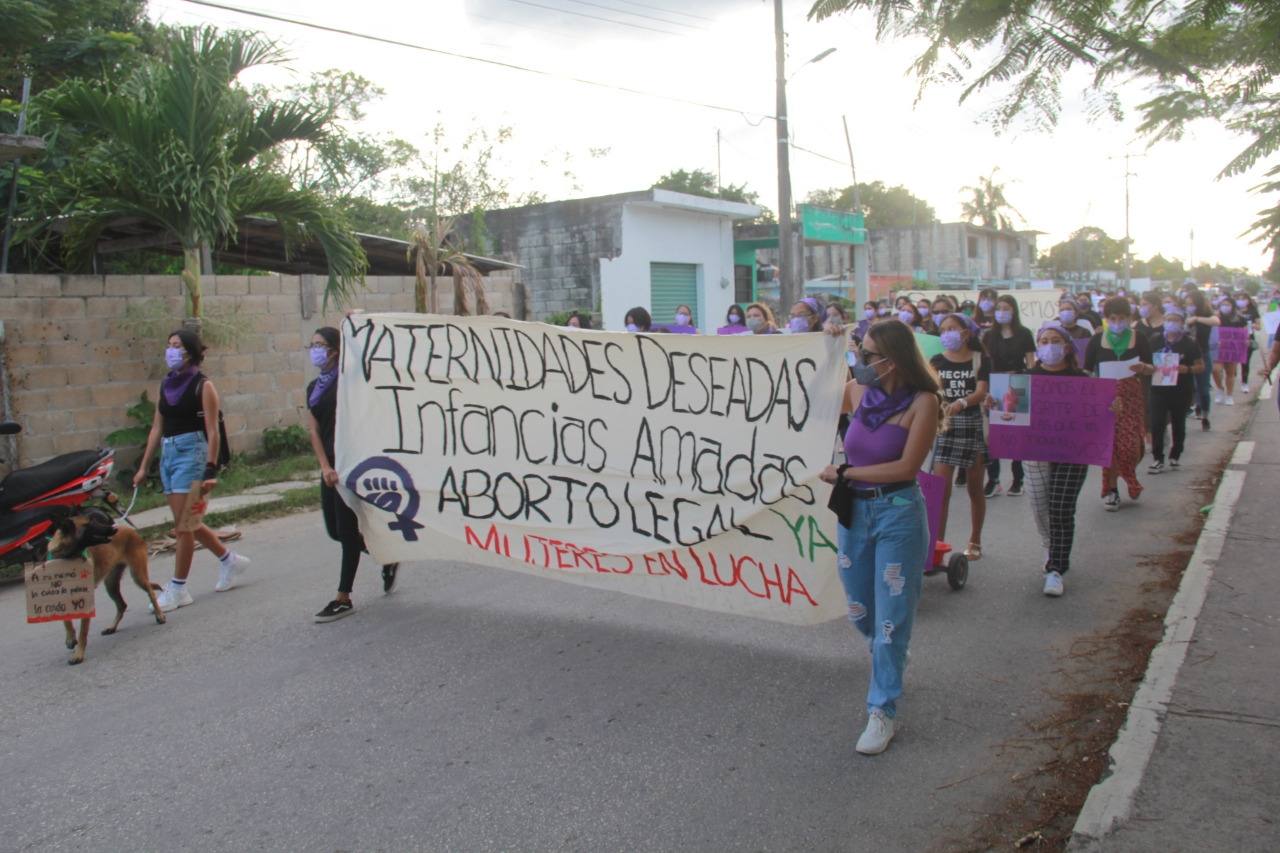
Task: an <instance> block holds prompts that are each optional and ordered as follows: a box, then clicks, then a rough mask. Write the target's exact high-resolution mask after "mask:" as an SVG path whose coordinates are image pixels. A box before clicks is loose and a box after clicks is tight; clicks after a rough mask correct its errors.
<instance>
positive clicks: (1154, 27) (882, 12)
mask: <svg viewBox="0 0 1280 853" xmlns="http://www.w3.org/2000/svg"><path fill="white" fill-rule="evenodd" d="M852 11H869V12H871V13H872V14H873V15H874V16H875V19H876V26H877V34H878V36H879V37H880V38H881V39H892V38H904V37H905V38H911V39H921V38H922V39H923V41H924V49H923V50H922V51H921V52H920V54H919V55H918V56H917V57H916V60H915V62H914V63H913V64H912V66H911V70H912V71H913V72H914V73H915V75H916V77H917V79H918V80H919V81H920V85H921V88H922V89H923V88H924V87H925V86H927V85H929V84H931V83H935V82H946V83H959V84H961V85H962V87H963V88H962V90H961V94H960V100H961V101H964V100H965V99H966V98H968V97H969V96H971V95H972V94H973V93H975V92H977V91H980V90H985V89H988V88H990V89H993V90H996V91H999V92H1001V93H1002V94H1001V99H1000V100H999V102H998V104H997V106H996V107H995V109H994V110H993V111H992V112H991V113H990V114H989V116H988V117H989V118H990V120H991V121H992V122H993V123H994V124H995V126H996V127H997V128H1005V127H1007V126H1008V125H1010V124H1011V123H1012V122H1014V120H1015V119H1018V118H1025V119H1027V120H1028V121H1029V122H1030V124H1031V125H1032V126H1034V127H1038V128H1044V129H1048V128H1052V127H1053V126H1054V125H1056V124H1057V122H1058V119H1059V117H1060V115H1061V108H1062V84H1063V82H1064V80H1065V77H1066V75H1067V73H1068V72H1070V71H1072V70H1074V69H1076V68H1085V69H1088V70H1089V71H1091V72H1092V80H1091V81H1090V85H1089V89H1088V91H1087V92H1086V96H1087V97H1088V99H1089V105H1090V109H1091V112H1092V113H1093V114H1094V115H1095V116H1111V117H1113V118H1116V119H1119V118H1121V117H1122V111H1121V108H1120V101H1119V98H1118V96H1117V94H1116V91H1115V87H1116V86H1117V85H1119V84H1121V83H1122V82H1125V81H1130V80H1137V81H1140V82H1145V83H1147V84H1149V85H1151V86H1152V87H1153V89H1154V93H1153V94H1154V97H1153V98H1152V99H1151V100H1149V101H1147V102H1146V103H1144V104H1142V105H1141V107H1140V109H1141V111H1142V115H1143V121H1142V124H1141V130H1142V131H1143V132H1144V133H1146V134H1148V136H1149V138H1150V139H1151V140H1152V141H1153V142H1154V141H1158V140H1161V139H1179V138H1181V136H1182V135H1183V134H1184V133H1185V132H1186V129H1187V127H1188V126H1189V125H1190V124H1191V123H1192V122H1194V121H1197V120H1200V119H1211V120H1215V121H1219V122H1221V123H1222V124H1223V125H1224V126H1226V127H1227V128H1228V129H1230V130H1232V131H1234V132H1236V133H1237V134H1239V135H1240V136H1242V137H1243V138H1244V139H1245V140H1247V144H1246V147H1245V148H1244V149H1243V150H1242V151H1241V152H1240V153H1239V154H1238V155H1237V156H1236V157H1234V158H1233V159H1232V160H1231V161H1230V162H1229V163H1227V164H1226V166H1225V167H1224V168H1223V169H1222V172H1221V175H1220V177H1222V176H1228V175H1236V174H1242V173H1244V172H1246V171H1249V170H1251V169H1253V168H1255V167H1257V166H1261V165H1263V163H1264V161H1265V160H1266V159H1267V158H1269V157H1271V156H1272V155H1273V154H1275V153H1276V152H1277V150H1280V93H1278V92H1277V91H1276V87H1275V85H1274V84H1275V83H1276V75H1277V74H1278V73H1280V3H1277V2H1275V0H1187V2H1180V3H1172V2H1169V0H1020V2H991V0H815V2H814V3H813V5H812V7H811V8H810V11H809V15H810V17H813V18H817V19H824V18H827V17H830V16H831V15H835V14H838V13H842V12H852ZM1264 178H1265V180H1264V182H1263V183H1262V184H1260V185H1259V186H1258V187H1257V188H1256V189H1257V190H1258V191H1260V192H1261V193H1264V194H1273V193H1277V192H1280V164H1273V165H1271V166H1270V167H1269V168H1268V170H1267V171H1266V172H1265V174H1264ZM1251 231H1252V232H1253V233H1254V234H1255V236H1256V242H1261V243H1265V244H1266V245H1267V246H1268V247H1269V248H1271V249H1272V250H1273V251H1275V252H1280V205H1278V206H1275V207H1272V208H1270V209H1267V210H1263V211H1261V212H1259V214H1258V219H1257V221H1256V222H1255V223H1254V225H1253V228H1252V229H1251ZM1274 266H1275V263H1274V262H1273V267H1274Z"/></svg>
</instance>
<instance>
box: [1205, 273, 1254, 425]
mask: <svg viewBox="0 0 1280 853" xmlns="http://www.w3.org/2000/svg"><path fill="white" fill-rule="evenodd" d="M1218 320H1219V322H1220V325H1219V326H1218V328H1220V329H1245V328H1248V326H1249V321H1248V320H1247V319H1246V318H1245V316H1244V314H1243V313H1241V311H1240V310H1239V309H1238V308H1236V303H1235V302H1234V301H1233V300H1231V299H1229V298H1228V299H1224V300H1222V302H1220V303H1218ZM1238 369H1239V364H1238V363H1237V362H1233V361H1215V362H1214V363H1213V384H1214V386H1215V387H1216V388H1217V389H1218V394H1217V396H1215V397H1214V398H1213V402H1215V403H1222V404H1223V405H1226V406H1234V405H1235V404H1236V401H1235V393H1236V371H1237V370H1238ZM1246 378H1247V374H1246ZM1224 391H1225V392H1226V394H1225V396H1224V395H1223V392H1224Z"/></svg>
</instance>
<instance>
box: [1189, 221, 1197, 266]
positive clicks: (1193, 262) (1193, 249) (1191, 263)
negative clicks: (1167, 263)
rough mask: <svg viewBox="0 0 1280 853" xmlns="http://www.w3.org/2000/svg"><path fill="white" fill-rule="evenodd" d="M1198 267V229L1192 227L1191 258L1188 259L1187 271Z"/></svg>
mask: <svg viewBox="0 0 1280 853" xmlns="http://www.w3.org/2000/svg"><path fill="white" fill-rule="evenodd" d="M1195 268H1196V229H1195V228H1194V227H1193V228H1192V229H1191V258H1190V260H1188V261H1187V272H1191V270H1193V269H1195Z"/></svg>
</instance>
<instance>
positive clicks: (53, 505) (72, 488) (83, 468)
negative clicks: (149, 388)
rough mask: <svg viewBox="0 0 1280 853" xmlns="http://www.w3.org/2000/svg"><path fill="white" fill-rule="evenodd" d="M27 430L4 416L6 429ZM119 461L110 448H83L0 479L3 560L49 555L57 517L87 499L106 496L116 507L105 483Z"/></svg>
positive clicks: (1, 428) (0, 427) (1, 425)
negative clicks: (47, 548)
mask: <svg viewBox="0 0 1280 853" xmlns="http://www.w3.org/2000/svg"><path fill="white" fill-rule="evenodd" d="M21 431H22V426H21V425H20V424H17V423H14V422H13V421H2V422H0V435H15V434H17V433H19V432H21ZM0 461H3V460H0ZM114 465H115V451H114V450H111V449H110V448H103V449H102V450H80V451H77V452H75V453H64V454H63V455H61V456H55V457H54V458H53V459H50V460H49V461H48V462H42V463H40V464H39V465H34V466H32V467H30V468H20V469H18V470H16V471H13V472H11V473H10V474H9V475H8V476H6V477H5V478H4V479H3V480H0V566H5V565H11V564H14V563H29V562H32V561H35V560H43V559H44V557H45V552H46V546H47V545H48V539H49V536H50V535H51V534H52V530H53V520H54V519H55V518H59V517H63V518H65V517H66V516H68V515H70V514H71V512H72V510H74V509H75V508H76V507H78V506H80V505H81V504H83V503H86V502H88V501H90V500H101V501H103V502H104V503H106V505H107V506H108V507H109V508H112V509H114V508H115V505H116V503H117V500H118V499H117V498H116V495H115V493H113V492H112V491H111V490H110V489H108V488H107V487H106V485H105V483H106V482H107V477H108V476H110V474H111V468H112V467H113V466H114Z"/></svg>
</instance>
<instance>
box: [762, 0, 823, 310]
mask: <svg viewBox="0 0 1280 853" xmlns="http://www.w3.org/2000/svg"><path fill="white" fill-rule="evenodd" d="M773 37H774V46H775V54H776V56H775V61H776V63H777V71H778V80H777V97H778V104H777V116H778V117H777V126H778V267H779V270H778V302H779V304H780V305H781V307H783V308H790V307H791V305H792V304H794V303H795V301H796V298H797V292H796V263H795V254H794V251H793V250H794V248H795V247H794V246H793V245H792V233H791V151H790V147H791V140H790V134H789V133H788V131H787V79H788V78H787V70H786V58H787V47H786V33H785V32H784V30H783V27H782V0H773ZM835 50H836V49H835V48H834V47H832V48H828V49H826V50H824V51H823V52H822V53H819V54H818V55H817V56H815V57H814V58H813V59H810V60H809V61H808V62H804V63H802V64H801V65H800V67H799V68H797V69H796V73H799V71H800V69H801V68H804V67H805V66H806V65H810V64H812V63H814V62H820V61H822V60H823V59H826V58H827V57H828V56H830V55H831V54H833V53H835ZM792 76H794V75H792Z"/></svg>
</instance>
